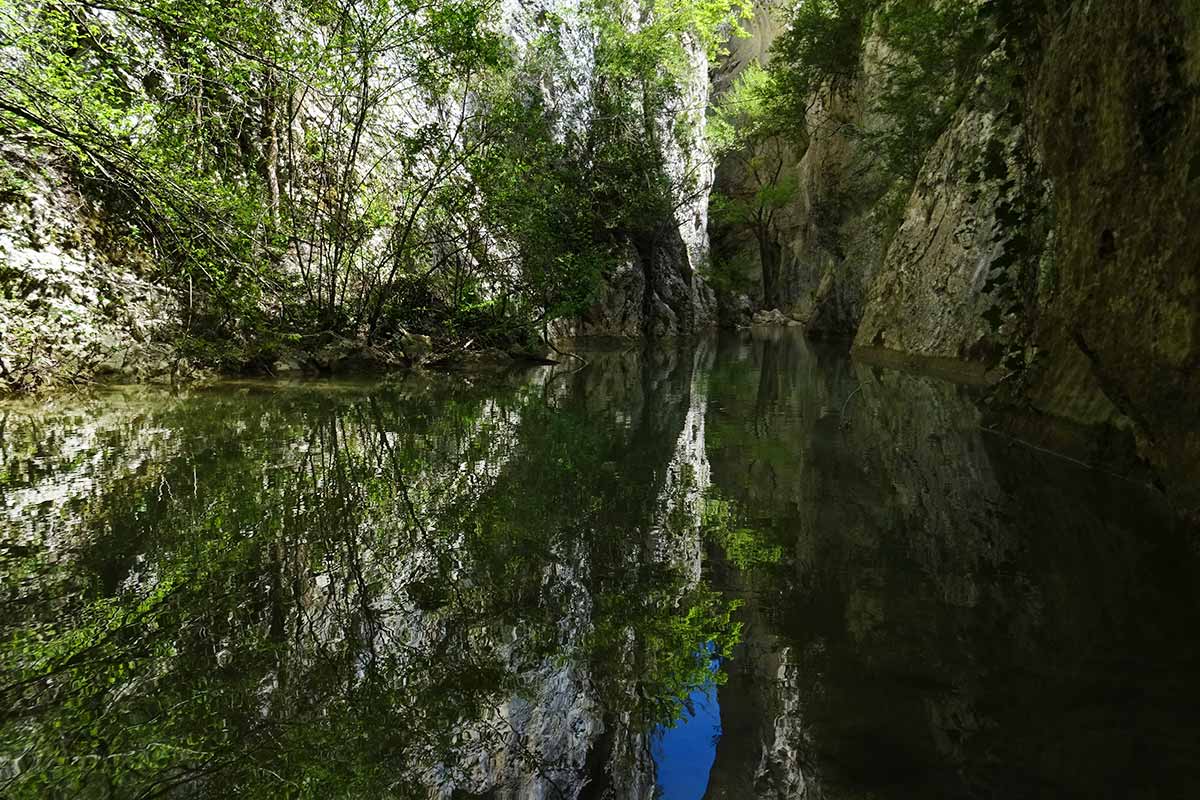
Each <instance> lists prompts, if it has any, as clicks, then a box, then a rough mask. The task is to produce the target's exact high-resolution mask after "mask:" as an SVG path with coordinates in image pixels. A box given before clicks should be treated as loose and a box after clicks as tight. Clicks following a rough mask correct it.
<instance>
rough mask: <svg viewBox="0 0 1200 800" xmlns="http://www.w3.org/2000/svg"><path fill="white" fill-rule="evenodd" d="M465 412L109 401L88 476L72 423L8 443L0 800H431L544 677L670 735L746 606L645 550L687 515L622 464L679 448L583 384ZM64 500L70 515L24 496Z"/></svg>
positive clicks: (459, 387)
mask: <svg viewBox="0 0 1200 800" xmlns="http://www.w3.org/2000/svg"><path fill="white" fill-rule="evenodd" d="M411 380H415V379H411ZM568 380H571V379H570V378H568ZM463 386H464V385H463V384H462V383H461V382H460V381H454V382H452V383H451V382H448V381H439V380H431V381H430V382H429V383H425V382H423V381H422V382H420V383H418V384H417V385H413V383H411V382H409V381H397V382H396V383H394V384H392V385H389V386H385V387H380V386H372V387H369V388H368V387H364V386H361V385H354V384H339V385H334V386H328V387H326V388H324V389H313V388H312V387H306V388H305V389H303V390H296V389H286V388H278V387H276V388H273V389H262V388H261V387H260V388H258V389H253V388H249V389H225V390H219V391H199V392H193V393H189V394H184V395H175V394H164V395H162V396H159V397H158V398H157V399H156V400H155V401H153V402H142V403H139V404H134V405H132V406H127V405H125V403H126V402H127V401H126V400H121V399H117V400H115V401H113V402H112V403H111V404H108V403H105V402H103V401H100V402H98V403H97V405H96V406H95V408H99V409H100V410H102V411H104V412H105V413H103V414H98V415H95V416H92V415H88V419H89V420H90V421H91V423H94V425H95V427H94V429H93V431H94V433H95V439H94V440H93V441H94V444H93V445H83V449H79V448H80V444H79V441H78V440H77V438H76V437H75V436H73V435H71V432H74V431H76V430H77V429H78V427H79V421H80V416H79V415H78V414H76V415H71V414H64V413H58V414H55V413H51V412H44V411H40V410H39V411H38V412H36V413H35V414H32V415H31V417H32V419H26V418H24V415H20V414H14V415H11V416H8V417H6V418H5V426H6V427H5V430H6V437H5V439H4V442H3V443H0V447H3V448H4V450H3V456H4V458H3V459H0V464H2V465H3V468H2V469H0V487H3V490H4V491H5V493H6V495H5V496H6V498H13V505H12V506H11V509H12V513H13V514H14V516H12V517H10V520H15V523H13V524H14V525H15V527H16V529H17V531H18V532H19V540H17V539H16V537H14V541H5V542H3V543H0V589H2V590H3V595H2V597H3V600H2V601H0V602H2V608H3V611H4V613H3V614H0V702H2V703H3V706H4V708H5V709H6V712H7V713H6V715H5V716H4V717H3V718H2V719H0V759H4V760H3V761H0V765H2V766H0V794H3V796H4V797H6V798H10V797H11V798H14V800H19V799H21V798H42V797H72V798H83V799H84V800H86V799H87V798H93V797H114V796H115V797H140V796H146V797H148V796H152V795H154V794H155V793H157V792H163V793H165V794H168V795H169V794H172V793H174V794H178V795H181V796H192V795H194V794H203V795H205V796H221V797H225V796H232V797H250V798H273V797H281V796H282V797H297V798H323V797H356V798H360V797H361V798H395V797H427V796H428V794H429V781H430V780H431V779H433V778H431V776H432V775H433V774H434V773H432V772H431V770H432V769H433V767H435V766H436V765H442V770H441V771H439V772H438V773H437V775H438V776H439V777H438V778H436V780H445V781H448V782H449V781H452V780H453V779H454V778H455V777H459V776H461V774H462V772H463V771H468V770H470V768H471V765H472V764H474V763H477V761H476V760H475V758H476V757H477V756H478V755H479V754H480V753H486V752H498V751H502V750H503V751H506V752H513V751H512V749H511V747H512V744H513V739H512V731H511V729H510V728H508V727H506V726H504V725H503V724H499V725H498V724H496V723H497V722H499V721H500V720H501V719H502V717H501V716H500V715H499V711H498V709H500V708H501V707H502V706H503V705H504V704H506V703H508V702H510V701H512V700H513V699H514V698H521V697H524V698H526V699H530V700H536V699H537V698H536V692H537V691H538V690H539V689H542V690H546V691H556V690H557V684H553V683H551V682H548V681H547V679H546V674H547V670H548V668H549V669H554V670H557V669H559V668H560V667H564V668H570V670H571V672H570V674H575V675H584V676H586V677H587V680H588V682H589V686H592V685H594V686H595V687H596V690H597V693H598V694H600V697H599V699H600V700H601V701H602V702H603V703H611V704H612V706H611V708H612V712H611V713H610V714H608V715H607V716H606V717H605V725H606V729H608V730H615V729H616V727H617V726H619V725H623V726H628V728H629V731H628V732H629V733H630V735H640V734H643V733H645V732H646V731H647V730H650V729H652V727H653V726H655V725H658V724H669V723H670V722H672V721H673V720H674V719H676V717H677V716H678V711H679V709H680V708H681V707H682V704H683V703H684V700H685V698H686V697H687V696H688V694H690V693H691V692H692V691H694V690H695V689H696V688H697V687H698V686H702V685H706V684H707V683H708V682H709V681H710V679H713V678H714V676H713V675H712V673H711V672H710V671H709V662H710V657H709V648H710V647H711V648H712V650H713V651H714V652H716V653H718V654H721V655H728V654H729V652H730V650H731V648H732V646H733V644H734V643H735V642H736V641H737V637H738V636H739V635H740V627H739V625H738V624H737V623H736V621H734V620H733V619H732V617H731V614H732V612H733V611H734V609H735V607H736V606H735V605H734V604H732V603H730V602H728V601H726V600H725V599H723V598H722V597H721V596H720V595H719V594H718V593H716V592H714V591H713V590H712V589H711V588H709V587H708V586H707V585H706V584H705V583H704V582H703V581H701V582H699V583H696V582H695V581H694V580H693V579H692V578H691V577H690V576H688V575H686V574H684V571H683V570H680V569H678V568H676V567H674V566H673V565H672V564H671V563H670V561H669V560H662V559H660V558H659V556H658V554H657V552H656V549H655V547H654V545H653V543H652V538H653V537H651V536H647V535H645V533H646V531H645V525H646V523H647V520H651V519H655V517H656V514H657V513H658V511H659V508H660V503H661V501H662V500H663V497H664V495H666V496H668V497H669V498H670V501H671V502H677V501H679V500H680V499H681V497H682V496H686V495H687V493H688V492H689V491H690V490H691V489H692V488H693V487H692V486H691V485H690V484H689V483H687V482H683V483H681V485H678V486H676V487H674V488H675V490H676V491H677V492H678V494H679V496H678V497H677V496H675V495H672V494H670V493H669V492H667V489H668V488H670V487H668V486H666V485H665V481H664V480H663V479H662V472H661V471H659V472H658V474H657V475H652V472H653V471H652V470H650V469H646V470H642V469H631V470H628V471H624V470H621V469H612V468H610V467H609V466H607V465H609V464H611V463H612V461H613V460H614V459H617V458H620V459H622V464H631V465H642V464H645V465H649V464H654V463H662V462H663V461H664V460H665V459H668V458H669V457H670V455H671V453H672V452H673V447H674V444H675V441H676V439H677V435H678V430H677V429H674V428H672V427H671V426H670V425H667V426H663V428H665V429H663V428H660V427H659V424H661V422H659V423H658V424H656V421H661V419H662V417H661V415H660V414H647V415H646V416H645V418H644V419H643V420H641V421H640V422H639V423H638V425H637V427H636V428H634V429H632V430H630V429H628V428H626V427H625V426H623V425H622V424H620V423H618V422H616V421H614V420H613V419H612V417H611V415H610V414H608V413H597V410H596V409H595V408H594V407H593V406H590V405H589V403H594V399H595V397H594V395H592V394H588V395H587V396H584V395H583V394H582V393H581V392H580V391H579V389H580V388H582V384H579V385H577V387H576V388H574V389H573V388H572V386H571V384H567V385H566V386H565V389H566V390H565V391H557V390H556V391H555V396H556V397H558V398H559V399H560V400H561V401H562V402H563V406H562V407H560V408H555V407H552V406H551V405H549V404H548V401H547V396H546V395H545V394H544V393H543V389H542V387H540V386H530V385H525V386H512V385H508V384H500V385H494V386H488V387H486V389H480V388H470V387H468V388H467V389H465V390H464V388H463ZM557 389H564V386H563V385H562V384H560V385H559V386H558V387H557ZM676 410H677V411H678V408H676ZM247 476H253V477H252V479H250V480H248V479H247ZM84 477H86V479H85V480H74V479H78V478H84ZM67 478H71V479H72V480H73V481H74V482H72V483H70V485H72V486H76V487H84V488H76V489H73V490H70V492H69V493H68V494H67V495H66V497H65V502H66V505H65V506H55V505H54V504H53V503H42V502H40V501H39V500H38V499H37V498H38V494H37V492H36V491H34V492H33V493H32V495H31V494H30V493H29V490H30V489H34V490H36V489H37V488H38V487H44V486H46V485H49V484H50V483H55V485H58V482H60V481H63V480H65V479H67ZM648 478H649V479H648ZM64 485H65V484H64ZM21 497H26V498H29V497H32V498H33V499H32V501H31V502H25V503H21V502H20V499H21ZM695 525H696V520H695V519H694V518H692V517H691V516H690V515H687V514H684V515H678V517H677V516H676V515H669V516H668V519H666V520H665V521H664V523H663V529H662V530H661V531H656V532H655V533H654V536H655V537H663V538H664V539H666V540H668V541H669V540H672V539H674V538H676V537H680V536H694V535H696V529H695ZM710 643H711V644H710ZM715 680H717V681H720V680H721V676H720V675H719V674H718V675H717V676H715ZM580 691H581V692H584V693H585V695H584V696H587V697H592V696H594V695H592V694H590V692H591V691H592V689H590V688H589V689H582V688H581V689H580ZM531 695H533V696H531ZM618 711H620V712H628V717H624V716H622V715H621V714H618V713H617V712H618ZM610 726H611V727H610ZM540 766H542V765H541V764H539V763H534V764H531V765H530V768H531V770H532V769H533V768H535V767H540ZM547 766H551V767H553V766H554V765H553V764H550V765H547Z"/></svg>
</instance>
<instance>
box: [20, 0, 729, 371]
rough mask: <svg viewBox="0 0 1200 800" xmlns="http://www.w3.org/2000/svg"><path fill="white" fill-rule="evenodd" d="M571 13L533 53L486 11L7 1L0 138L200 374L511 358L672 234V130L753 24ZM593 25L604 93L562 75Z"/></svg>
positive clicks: (404, 0)
mask: <svg viewBox="0 0 1200 800" xmlns="http://www.w3.org/2000/svg"><path fill="white" fill-rule="evenodd" d="M522 13H523V12H522ZM574 13H576V14H577V15H579V16H580V19H577V20H566V19H564V18H563V17H559V16H556V15H554V14H550V13H547V14H541V15H539V16H538V19H537V21H536V24H537V26H538V28H539V31H540V38H539V39H538V40H537V42H535V43H534V46H531V47H524V48H523V47H522V46H521V44H520V43H518V42H517V41H515V40H514V39H513V38H512V37H510V36H509V35H508V33H507V31H506V27H505V26H506V24H508V21H506V20H505V19H504V18H503V17H502V11H501V9H499V8H497V5H496V4H495V3H493V2H490V1H489V0H434V2H432V3H427V2H419V3H418V2H411V1H410V0H373V1H372V2H344V3H343V2H328V1H327V0H280V2H276V3H259V2H250V1H249V0H232V2H222V3H214V2H209V1H208V0H153V1H152V2H146V3H129V4H123V3H115V4H109V3H105V4H93V3H87V2H81V3H75V2H65V1H64V0H39V1H38V2H34V3H27V2H16V0H0V41H3V43H4V47H3V51H2V52H0V132H2V133H3V135H4V136H5V138H7V139H9V140H11V141H14V142H19V143H20V145H21V146H22V147H23V148H24V149H25V150H27V151H35V152H40V153H45V154H48V155H50V156H53V157H54V158H56V159H58V160H59V162H60V163H63V164H64V165H65V166H66V168H67V169H69V170H70V171H71V172H72V173H73V174H74V176H75V178H76V179H77V180H78V181H80V182H81V183H82V184H83V185H84V188H85V190H86V193H87V194H88V195H89V196H91V197H95V198H98V199H100V200H102V201H103V205H104V208H105V211H106V213H108V214H109V215H110V216H111V217H112V218H113V219H116V220H119V221H120V222H121V223H123V224H124V225H125V228H126V232H125V236H126V237H127V238H128V239H129V240H131V241H132V242H134V243H135V244H136V245H137V246H139V247H141V248H142V249H143V250H145V251H148V252H149V253H151V254H152V255H153V258H154V261H155V262H156V264H157V266H156V270H157V274H155V275H153V276H151V277H153V278H154V279H155V280H157V281H159V282H161V283H163V284H165V285H167V286H168V287H170V288H171V289H173V290H174V291H175V292H176V293H177V294H178V296H179V297H180V298H181V300H182V302H183V305H184V307H185V308H184V313H183V314H182V319H181V320H180V325H179V331H178V334H177V335H178V338H179V339H180V340H181V341H182V342H183V343H184V345H185V346H184V350H185V351H187V352H192V353H193V354H195V355H196V356H198V357H199V358H200V359H201V360H204V361H208V362H216V363H218V364H222V363H223V364H224V365H225V366H244V365H247V364H255V363H257V364H263V365H269V364H271V363H272V362H273V361H275V359H276V358H277V357H278V356H279V355H280V354H281V353H285V352H287V351H288V350H300V351H314V350H317V349H319V348H320V347H323V346H328V345H329V343H330V342H351V343H353V345H354V346H356V347H365V348H367V349H368V350H370V349H372V348H376V349H379V350H383V351H389V350H390V351H396V352H398V351H399V350H402V349H403V348H402V342H403V341H404V337H405V336H406V335H407V334H409V333H410V332H411V331H416V332H419V333H424V334H430V335H433V336H434V337H435V338H436V339H437V340H438V341H439V342H440V343H442V344H444V345H446V346H447V347H449V348H457V347H459V346H465V345H466V344H467V343H468V342H473V343H477V344H490V345H499V346H511V345H513V344H518V343H520V342H521V341H522V340H523V339H525V338H526V337H527V336H528V335H529V332H530V331H531V330H532V329H533V328H534V327H535V326H536V324H537V323H539V322H545V321H547V320H552V319H555V318H558V317H562V316H565V315H569V314H572V313H578V311H579V309H580V308H582V307H584V306H586V304H587V303H588V302H589V301H590V300H591V299H592V298H593V297H594V295H595V293H596V292H597V290H598V287H599V284H600V282H601V278H602V277H603V275H604V274H605V273H606V271H610V270H611V269H612V264H613V257H612V247H613V241H614V238H615V237H614V231H615V230H620V231H622V232H624V233H632V234H633V235H636V234H637V229H638V228H639V227H644V226H646V225H662V224H665V223H664V220H669V219H670V218H671V212H672V210H673V207H674V204H675V203H676V202H677V198H678V195H679V192H680V191H681V190H682V187H680V186H677V185H672V183H671V180H670V179H669V178H668V177H667V175H666V172H665V170H664V166H663V163H662V148H661V147H659V146H657V145H659V144H660V142H658V141H656V137H658V136H659V132H658V129H657V125H658V121H659V118H660V117H661V116H662V115H663V114H664V109H665V108H666V104H667V103H668V101H670V100H671V99H672V97H673V96H674V95H675V94H677V93H678V92H679V86H680V82H681V80H680V73H681V70H683V69H684V68H685V66H686V64H687V53H688V49H689V48H691V47H701V48H707V49H709V50H713V49H715V48H716V47H717V42H718V38H719V36H720V35H721V32H723V31H727V30H728V29H729V26H730V25H731V24H736V19H737V18H738V17H739V16H740V15H742V14H743V13H744V8H743V7H742V5H741V4H740V2H738V0H710V1H709V2H704V3H699V4H693V3H680V2H675V0H656V2H653V3H651V4H649V5H646V6H644V7H642V8H640V16H639V17H638V18H632V17H630V11H629V10H628V9H625V8H624V7H623V6H621V5H620V4H617V3H610V2H605V0H598V1H597V2H595V3H589V4H585V5H584V6H583V7H582V8H581V9H578V10H576V12H574ZM571 26H576V27H579V26H582V27H583V28H584V29H585V30H586V32H587V34H588V35H589V36H590V37H591V38H592V39H594V47H593V49H594V69H593V70H592V71H591V74H585V75H573V74H570V72H571V71H572V70H574V69H575V68H576V66H577V65H572V64H570V63H566V62H565V61H563V60H561V59H560V60H558V61H556V60H555V57H554V54H555V53H556V52H558V53H559V54H561V53H562V52H563V51H564V50H565V49H566V46H565V45H564V43H563V41H562V36H563V32H564V31H565V30H568V29H571ZM567 78H570V79H571V80H574V81H578V82H582V83H586V84H587V86H586V94H587V96H588V98H589V99H590V101H591V104H592V105H591V108H590V112H591V113H590V114H589V116H588V118H587V119H586V120H585V121H584V124H582V125H578V126H576V127H574V128H573V129H571V130H569V131H568V132H566V133H565V134H564V132H563V129H562V127H561V126H557V125H556V121H555V120H552V119H550V118H548V116H547V115H546V114H545V113H543V112H544V109H543V104H544V102H545V100H546V98H545V97H544V96H543V93H544V92H546V91H551V92H552V91H553V87H554V86H555V85H556V82H562V81H563V80H565V79H567ZM548 87H550V88H548ZM671 133H675V132H673V131H672V132H671ZM634 177H636V178H637V180H636V181H633V180H632V179H633V178H634ZM631 186H632V187H633V189H634V190H633V191H630V187H631ZM410 329H411V331H410ZM3 354H4V355H7V356H8V357H9V360H11V357H12V352H11V348H6V349H5V351H4V353H3ZM6 382H7V383H9V384H10V385H12V384H13V382H12V381H6Z"/></svg>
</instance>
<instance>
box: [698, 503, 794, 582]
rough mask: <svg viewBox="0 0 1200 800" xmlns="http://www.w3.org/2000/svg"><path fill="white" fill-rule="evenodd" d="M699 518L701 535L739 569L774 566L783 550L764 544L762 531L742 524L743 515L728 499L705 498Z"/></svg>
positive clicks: (773, 545) (780, 557) (776, 546)
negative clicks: (717, 547) (706, 537)
mask: <svg viewBox="0 0 1200 800" xmlns="http://www.w3.org/2000/svg"><path fill="white" fill-rule="evenodd" d="M702 519H703V524H704V532H705V535H707V536H710V537H712V539H713V540H715V541H716V542H717V544H719V545H720V546H721V548H722V549H723V550H724V551H725V557H726V558H727V559H729V561H730V563H732V564H733V565H734V566H736V567H737V568H738V569H740V570H750V569H753V568H755V567H764V566H769V565H773V564H778V563H779V562H780V559H782V558H783V549H782V548H780V547H779V545H776V544H768V543H767V541H766V534H765V533H764V532H763V531H760V530H758V529H757V528H754V527H751V526H749V525H747V524H745V523H744V522H743V514H742V513H741V512H740V511H739V509H738V508H737V506H736V505H735V504H734V503H733V502H732V501H730V500H725V499H722V498H720V497H717V496H710V497H706V498H705V500H704V512H703V518H702Z"/></svg>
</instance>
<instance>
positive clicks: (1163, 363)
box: [1027, 0, 1200, 512]
mask: <svg viewBox="0 0 1200 800" xmlns="http://www.w3.org/2000/svg"><path fill="white" fill-rule="evenodd" d="M1053 6H1054V20H1055V21H1056V22H1057V23H1058V24H1057V25H1055V27H1054V28H1053V29H1052V33H1051V34H1050V35H1049V36H1048V38H1047V40H1046V42H1045V44H1044V47H1045V54H1044V57H1043V60H1042V64H1041V67H1040V70H1039V72H1038V75H1037V82H1036V84H1035V94H1034V95H1033V98H1032V119H1033V125H1034V128H1035V130H1036V131H1037V134H1038V136H1039V138H1040V140H1041V143H1042V147H1043V150H1044V153H1045V162H1046V170H1047V172H1048V173H1049V175H1050V177H1051V179H1052V180H1053V182H1054V197H1055V202H1054V213H1055V219H1056V228H1055V230H1056V237H1057V240H1056V246H1055V249H1054V259H1053V264H1052V266H1051V267H1049V268H1048V269H1047V274H1046V283H1047V295H1048V297H1047V300H1046V303H1045V309H1044V312H1043V314H1044V320H1043V322H1042V324H1041V325H1040V326H1039V330H1038V335H1037V339H1036V346H1037V348H1038V357H1037V358H1036V359H1035V360H1034V362H1033V364H1034V367H1033V369H1032V370H1031V371H1030V374H1029V375H1028V380H1029V388H1028V390H1027V391H1028V396H1029V397H1030V398H1031V400H1032V402H1033V404H1034V405H1035V407H1037V408H1038V409H1039V410H1043V411H1045V412H1048V413H1051V414H1056V415H1061V416H1066V417H1068V418H1071V419H1077V420H1079V421H1082V422H1093V421H1094V420H1095V418H1096V417H1097V416H1098V414H1097V413H1096V411H1094V410H1092V409H1094V408H1095V407H1101V408H1103V407H1105V406H1108V407H1109V408H1110V409H1111V410H1112V411H1114V412H1118V413H1119V414H1120V415H1122V416H1124V417H1126V418H1128V420H1129V421H1131V423H1132V429H1133V431H1134V433H1135V436H1136V439H1137V445H1138V450H1139V453H1141V454H1142V456H1143V457H1144V458H1146V459H1147V460H1148V461H1149V462H1150V463H1151V464H1153V465H1154V466H1156V467H1158V468H1159V470H1160V474H1161V475H1162V476H1163V480H1164V482H1165V483H1166V484H1167V487H1168V490H1169V492H1170V493H1171V494H1172V495H1174V496H1176V497H1177V498H1178V499H1179V501H1180V502H1181V503H1182V504H1183V505H1185V506H1187V507H1189V508H1191V509H1194V510H1196V511H1198V512H1200V429H1198V426H1197V419H1198V416H1197V409H1200V369H1198V368H1200V225H1197V222H1196V221H1197V220H1198V219H1200V156H1198V155H1197V154H1200V91H1198V90H1200V7H1197V6H1196V4H1195V3H1171V2H1165V0H1107V1H1106V2H1093V3H1063V2H1058V3H1054V4H1053ZM1081 398H1082V399H1084V400H1090V401H1091V405H1090V406H1088V405H1084V406H1083V407H1082V408H1081V407H1080V406H1081V403H1080V399H1081Z"/></svg>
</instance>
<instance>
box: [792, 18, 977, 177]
mask: <svg viewBox="0 0 1200 800" xmlns="http://www.w3.org/2000/svg"><path fill="white" fill-rule="evenodd" d="M991 5H992V4H991V3H980V2H977V0H936V1H935V2H930V0H812V1H811V2H804V3H801V4H799V5H798V6H797V7H796V9H795V10H794V12H793V16H792V18H791V20H790V25H789V28H788V30H787V31H786V32H785V33H784V34H782V35H781V36H780V37H779V39H778V40H777V41H776V43H775V45H774V46H773V48H772V55H773V58H772V61H771V67H770V74H771V80H772V84H773V88H774V91H775V94H776V95H777V97H778V103H779V107H780V108H782V109H786V111H785V113H788V114H790V115H791V116H792V117H793V119H794V121H795V124H796V125H801V124H802V121H803V120H804V118H805V115H806V114H807V112H808V110H809V107H810V106H809V104H810V103H811V102H812V100H813V99H814V98H815V97H816V96H818V95H819V94H820V93H822V92H831V93H839V92H846V91H848V90H850V89H851V88H852V87H853V86H854V85H855V82H856V81H857V80H858V79H860V78H861V77H863V69H864V63H865V59H866V58H867V56H866V53H865V50H864V48H865V44H866V41H867V38H868V35H869V36H870V37H871V38H872V39H873V40H875V41H876V42H877V43H878V44H877V46H876V47H874V48H873V50H872V54H871V57H870V58H871V59H872V60H871V63H870V65H869V69H870V71H871V78H872V80H874V81H876V83H877V89H876V91H874V92H873V93H872V95H871V97H870V98H869V101H870V103H871V107H870V109H869V110H870V111H872V112H873V113H876V114H879V115H882V117H883V118H884V119H885V120H886V122H885V123H883V124H881V125H879V126H873V127H872V129H871V130H869V131H867V130H858V131H851V132H852V133H853V132H857V133H858V134H860V135H862V136H864V137H865V144H866V147H867V148H868V150H869V151H870V152H873V153H875V154H876V158H877V162H878V164H879V166H880V167H881V168H882V169H883V171H884V172H885V173H887V174H888V175H890V176H894V177H898V178H905V179H912V178H913V177H915V175H916V173H917V170H918V169H919V168H920V165H921V162H922V161H923V160H924V156H925V153H926V152H927V150H928V149H929V147H930V146H932V144H933V142H934V141H935V140H936V138H937V136H938V135H940V133H941V132H942V131H943V130H945V128H946V125H947V124H948V123H949V120H950V117H951V115H952V114H953V113H954V111H955V110H956V109H957V108H958V106H959V105H960V104H961V102H962V100H963V98H964V96H965V93H966V91H967V90H968V89H969V88H970V87H971V85H972V84H973V82H974V80H975V78H976V77H977V75H978V73H979V67H980V64H981V61H982V59H983V56H984V55H985V54H986V52H987V51H988V49H989V47H990V46H993V45H994V42H993V37H992V36H991V35H990V33H989V28H988V24H987V23H988V19H989V14H990V6H991ZM845 122H846V123H847V124H849V121H845Z"/></svg>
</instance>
